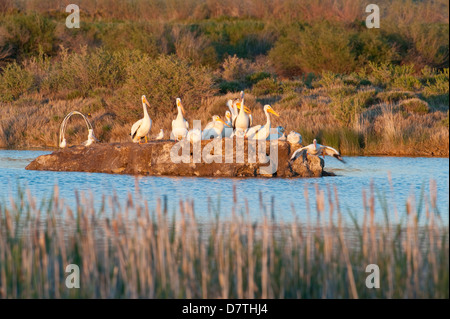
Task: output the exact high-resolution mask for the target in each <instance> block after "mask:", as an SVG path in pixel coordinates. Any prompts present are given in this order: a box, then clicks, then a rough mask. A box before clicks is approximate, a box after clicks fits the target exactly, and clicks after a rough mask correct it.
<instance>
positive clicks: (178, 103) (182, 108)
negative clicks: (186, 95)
mask: <svg viewBox="0 0 450 319" xmlns="http://www.w3.org/2000/svg"><path fill="white" fill-rule="evenodd" d="M177 106H179V107H180V109H181V113H182V114H183V116H184V115H185V114H186V111H185V110H184V107H183V104H181V100H180V99H177Z"/></svg>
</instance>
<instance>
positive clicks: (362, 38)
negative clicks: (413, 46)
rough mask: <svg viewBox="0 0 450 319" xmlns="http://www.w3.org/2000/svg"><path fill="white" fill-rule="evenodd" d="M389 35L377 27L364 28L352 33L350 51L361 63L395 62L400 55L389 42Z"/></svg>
mask: <svg viewBox="0 0 450 319" xmlns="http://www.w3.org/2000/svg"><path fill="white" fill-rule="evenodd" d="M389 42H390V41H389V37H388V36H387V35H386V34H384V33H383V31H382V30H379V29H366V28H364V29H363V30H362V31H360V32H358V33H356V34H354V35H353V38H352V39H351V43H352V45H351V47H352V52H353V53H354V55H355V56H356V57H357V58H358V61H359V63H360V64H361V65H364V64H365V63H367V62H369V61H370V62H373V63H397V62H399V61H400V58H401V57H400V55H399V53H398V52H397V46H396V45H392V43H389Z"/></svg>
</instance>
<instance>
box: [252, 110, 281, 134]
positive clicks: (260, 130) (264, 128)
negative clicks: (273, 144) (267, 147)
mask: <svg viewBox="0 0 450 319" xmlns="http://www.w3.org/2000/svg"><path fill="white" fill-rule="evenodd" d="M269 113H272V114H274V115H276V116H279V115H278V113H277V112H275V110H274V109H273V108H272V107H271V106H270V105H269V104H266V105H264V114H265V115H266V124H264V125H256V126H253V127H251V128H249V129H248V131H247V133H246V134H245V136H246V137H248V138H251V139H256V140H265V139H267V138H268V137H269V135H270V124H271V121H270V114H269Z"/></svg>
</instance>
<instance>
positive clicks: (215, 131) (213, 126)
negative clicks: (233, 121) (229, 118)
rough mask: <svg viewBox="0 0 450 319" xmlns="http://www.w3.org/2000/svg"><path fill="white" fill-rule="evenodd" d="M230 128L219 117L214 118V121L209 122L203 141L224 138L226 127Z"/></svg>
mask: <svg viewBox="0 0 450 319" xmlns="http://www.w3.org/2000/svg"><path fill="white" fill-rule="evenodd" d="M225 125H226V126H228V124H227V123H225V122H224V121H223V120H222V119H221V118H220V117H219V116H218V115H214V116H213V117H212V121H211V122H209V123H208V124H207V125H206V126H205V128H204V130H203V133H202V140H209V139H212V138H216V137H222V132H223V128H224V126H225Z"/></svg>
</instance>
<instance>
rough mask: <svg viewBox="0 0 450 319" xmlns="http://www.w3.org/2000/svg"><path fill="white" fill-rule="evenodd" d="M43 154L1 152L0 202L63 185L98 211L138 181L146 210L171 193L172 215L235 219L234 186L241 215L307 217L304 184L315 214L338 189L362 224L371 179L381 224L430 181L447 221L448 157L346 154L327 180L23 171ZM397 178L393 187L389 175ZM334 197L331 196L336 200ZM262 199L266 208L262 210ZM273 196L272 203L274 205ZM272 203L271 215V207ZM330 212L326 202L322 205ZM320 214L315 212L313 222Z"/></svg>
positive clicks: (69, 198) (67, 194)
mask: <svg viewBox="0 0 450 319" xmlns="http://www.w3.org/2000/svg"><path fill="white" fill-rule="evenodd" d="M48 153H50V152H46V151H17V150H0V203H4V204H6V205H8V203H9V202H10V201H9V197H11V196H12V197H16V196H17V187H18V185H20V186H22V187H27V188H28V189H29V190H30V191H31V194H32V195H33V196H34V197H36V198H37V199H38V201H42V200H46V199H47V200H48V199H49V198H50V197H51V195H52V193H53V188H54V185H55V184H56V185H58V186H59V194H60V197H62V198H64V202H65V203H66V204H67V205H69V206H71V207H74V206H75V205H76V204H75V190H78V191H79V192H80V193H84V194H89V192H91V193H92V194H93V195H94V198H95V205H96V206H97V207H100V204H101V197H102V196H101V195H106V196H109V195H112V194H114V193H116V194H117V196H118V197H119V199H120V200H121V201H123V202H125V199H126V197H127V196H128V193H130V192H131V193H132V194H136V189H135V187H136V183H138V185H139V189H140V195H141V196H142V198H144V199H145V200H147V201H148V204H149V207H150V208H153V207H155V205H156V199H157V198H160V197H161V196H163V195H166V196H167V199H168V208H169V212H174V211H175V210H177V208H178V207H179V200H182V199H193V200H194V203H195V212H196V215H197V216H200V217H206V216H207V215H208V211H209V212H211V211H216V210H218V211H220V213H221V214H224V215H226V214H228V215H229V216H230V215H231V209H230V206H231V203H232V200H233V187H234V186H235V187H236V193H237V200H238V211H243V210H244V207H245V199H247V201H248V207H249V212H250V214H251V215H252V216H254V217H255V218H259V217H260V216H261V213H264V212H266V213H267V214H271V212H272V211H273V212H275V217H276V218H277V219H282V220H284V221H288V220H291V219H292V218H293V214H292V211H293V210H292V207H293V208H294V210H295V212H296V214H297V216H299V217H300V218H301V217H305V215H306V213H307V208H306V207H307V205H306V201H305V197H304V192H305V186H306V188H307V189H308V193H309V195H310V198H309V202H310V206H311V211H312V212H313V214H315V212H316V210H315V198H316V185H317V186H318V188H319V190H322V191H324V193H325V200H326V202H327V201H328V200H327V198H328V189H331V190H333V188H334V187H336V189H337V192H338V195H339V205H340V208H341V211H342V213H343V215H344V216H346V217H347V218H348V217H349V215H348V214H349V212H351V213H352V214H354V215H355V216H356V217H357V218H358V219H361V218H362V216H363V197H362V191H363V190H365V191H366V192H369V189H370V185H371V183H372V182H373V185H374V188H375V190H376V192H375V193H376V194H381V195H382V196H378V195H377V196H378V197H376V198H377V201H376V216H377V219H378V220H383V214H382V211H381V205H380V201H379V197H383V198H386V199H387V203H388V205H389V207H390V208H391V209H390V214H391V215H390V218H391V220H395V218H394V209H393V207H394V205H395V207H396V208H397V209H398V212H399V216H400V217H401V216H402V215H404V214H405V207H406V205H405V204H406V201H407V199H408V197H410V196H412V195H413V196H415V201H416V203H418V202H419V198H420V196H421V193H423V194H424V195H425V197H429V193H430V180H435V181H436V185H437V199H438V201H437V204H438V205H437V208H438V210H439V212H440V213H441V216H442V219H443V220H444V221H445V222H446V223H448V217H449V159H448V158H420V157H417V158H408V157H347V158H346V161H347V163H346V164H343V163H341V162H339V161H337V160H335V159H333V158H329V157H327V158H326V161H325V169H326V170H327V171H329V172H334V173H335V174H337V175H338V176H330V177H322V178H306V179H301V178H290V179H281V178H273V179H267V178H239V179H238V178H200V177H188V178H186V177H153V176H145V177H139V178H136V177H134V176H129V175H112V174H101V173H78V172H43V171H27V170H25V166H26V165H28V163H30V162H31V161H32V160H33V159H34V158H36V157H37V156H39V155H43V154H48ZM389 173H390V174H391V176H392V188H393V190H391V186H390V183H389V179H388V174H389ZM333 196H334V195H333ZM260 199H262V203H263V205H262V207H261V205H260ZM272 199H273V202H272ZM272 203H273V210H272ZM325 208H326V213H327V214H328V205H326V206H325ZM314 216H315V215H313V217H314Z"/></svg>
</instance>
